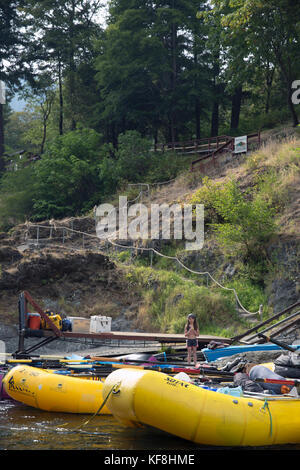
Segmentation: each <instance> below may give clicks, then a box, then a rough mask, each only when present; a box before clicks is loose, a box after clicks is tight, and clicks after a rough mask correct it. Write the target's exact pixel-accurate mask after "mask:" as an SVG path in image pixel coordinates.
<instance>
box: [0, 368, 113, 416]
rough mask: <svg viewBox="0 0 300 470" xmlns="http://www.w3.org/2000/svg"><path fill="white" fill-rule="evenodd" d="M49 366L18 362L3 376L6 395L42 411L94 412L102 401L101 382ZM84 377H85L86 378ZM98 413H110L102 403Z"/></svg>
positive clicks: (98, 379)
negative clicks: (41, 367)
mask: <svg viewBox="0 0 300 470" xmlns="http://www.w3.org/2000/svg"><path fill="white" fill-rule="evenodd" d="M54 372H55V371H52V370H48V369H39V368H37V367H31V366H27V365H18V366H16V367H13V368H12V369H10V370H9V371H8V372H7V373H6V375H5V376H4V377H3V386H4V390H5V392H6V393H7V395H8V396H9V397H10V398H12V399H14V400H16V401H18V402H21V403H24V404H26V405H29V406H32V407H34V408H39V409H40V410H45V411H55V412H62V413H83V414H94V413H97V411H98V410H99V409H100V407H101V405H102V404H103V399H102V388H103V381H102V380H101V379H100V378H98V377H91V378H92V379H93V380H83V379H82V378H79V377H71V376H70V375H60V374H56V373H54ZM85 378H86V377H85ZM100 414H110V411H109V410H108V408H107V407H106V405H105V404H104V406H103V408H101V410H100Z"/></svg>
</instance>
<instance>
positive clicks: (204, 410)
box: [103, 369, 300, 446]
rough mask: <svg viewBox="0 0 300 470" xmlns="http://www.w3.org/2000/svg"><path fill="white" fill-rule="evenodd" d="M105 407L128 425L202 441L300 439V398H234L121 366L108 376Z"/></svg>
mask: <svg viewBox="0 0 300 470" xmlns="http://www.w3.org/2000/svg"><path fill="white" fill-rule="evenodd" d="M113 387H114V393H111V394H110V396H109V398H108V400H107V406H108V408H109V409H110V411H111V412H112V414H113V415H114V417H115V418H117V419H118V420H119V421H121V422H122V423H123V424H126V425H140V424H146V425H150V426H152V427H155V428H158V429H161V430H163V431H166V432H168V433H171V434H173V435H176V436H179V437H181V438H184V439H187V440H190V441H193V442H195V443H197V444H201V445H214V446H269V445H274V444H293V443H300V399H297V398H293V397H291V396H283V395H282V396H275V395H273V396H272V395H268V396H266V397H264V396H261V398H259V397H260V395H258V398H254V397H253V395H250V396H242V397H235V396H231V395H226V394H222V393H219V392H216V391H212V390H207V389H204V388H201V387H197V386H196V385H193V384H190V383H188V382H184V381H182V380H178V379H176V378H174V377H171V376H168V375H165V374H163V373H160V372H154V371H145V370H144V371H141V370H134V369H120V370H117V371H114V372H112V373H111V374H110V375H109V376H108V377H107V378H106V380H105V383H104V387H103V397H106V396H107V395H108V393H109V392H110V390H112V388H113Z"/></svg>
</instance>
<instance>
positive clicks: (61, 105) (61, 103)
mask: <svg viewBox="0 0 300 470" xmlns="http://www.w3.org/2000/svg"><path fill="white" fill-rule="evenodd" d="M61 74H62V72H61V61H60V60H59V62H58V87H59V135H63V133H64V100H63V93H62V76H61Z"/></svg>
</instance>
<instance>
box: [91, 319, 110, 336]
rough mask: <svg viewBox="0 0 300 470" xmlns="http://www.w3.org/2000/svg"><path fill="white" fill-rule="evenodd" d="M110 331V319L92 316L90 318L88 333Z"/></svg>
mask: <svg viewBox="0 0 300 470" xmlns="http://www.w3.org/2000/svg"><path fill="white" fill-rule="evenodd" d="M110 331H111V317H101V316H98V315H94V316H92V317H91V322H90V333H109V332H110Z"/></svg>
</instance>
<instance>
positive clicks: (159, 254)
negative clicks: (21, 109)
mask: <svg viewBox="0 0 300 470" xmlns="http://www.w3.org/2000/svg"><path fill="white" fill-rule="evenodd" d="M27 226H28V227H37V228H47V229H50V228H51V226H48V225H38V224H31V223H29V222H27ZM55 229H56V230H57V229H61V230H67V231H70V232H74V233H77V234H80V235H83V236H85V235H86V236H88V237H91V238H95V239H98V241H99V240H100V239H99V237H98V236H97V235H94V234H91V233H87V232H82V231H80V230H74V229H71V228H70V227H64V226H61V227H56V228H55ZM105 241H108V242H109V243H110V244H111V245H113V246H116V247H119V248H122V249H123V250H124V249H130V250H140V251H152V252H153V253H155V254H157V255H158V256H160V257H162V258H166V259H170V260H173V261H176V262H177V263H178V264H179V265H180V266H181V267H182V268H183V269H185V270H186V271H189V272H190V273H192V274H196V275H199V276H208V277H209V278H210V279H211V280H212V281H213V282H214V283H215V284H216V285H217V286H218V287H220V288H221V289H223V290H226V291H229V292H233V294H234V296H235V299H236V302H237V303H238V305H239V307H240V308H241V309H242V310H243V311H244V312H245V313H247V314H248V315H256V314H260V309H259V310H257V311H256V312H249V311H248V310H247V309H246V308H245V307H244V306H243V305H242V303H241V301H240V299H239V297H238V294H237V292H236V290H235V289H234V288H233V287H225V286H223V285H222V284H220V282H218V281H217V280H216V279H215V278H214V277H213V276H212V275H211V274H210V272H209V271H195V270H193V269H191V268H189V267H188V266H186V265H185V264H184V263H183V262H182V261H181V260H180V259H179V258H178V257H177V256H168V255H164V254H163V253H160V252H159V251H157V250H156V249H155V248H153V247H137V246H132V245H121V244H119V243H116V242H115V241H112V240H111V239H110V238H107V239H106V240H105Z"/></svg>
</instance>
